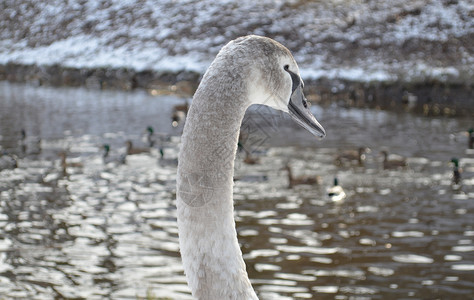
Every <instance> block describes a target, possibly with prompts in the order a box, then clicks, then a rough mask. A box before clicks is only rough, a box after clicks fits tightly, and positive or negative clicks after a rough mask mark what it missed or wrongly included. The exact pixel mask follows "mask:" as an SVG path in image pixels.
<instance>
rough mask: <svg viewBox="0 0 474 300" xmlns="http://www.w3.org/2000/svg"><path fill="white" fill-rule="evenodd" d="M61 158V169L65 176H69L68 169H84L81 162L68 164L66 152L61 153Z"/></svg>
mask: <svg viewBox="0 0 474 300" xmlns="http://www.w3.org/2000/svg"><path fill="white" fill-rule="evenodd" d="M59 157H60V158H61V168H62V171H63V174H64V175H66V174H68V173H67V169H68V168H82V167H83V164H82V163H80V162H68V161H67V153H66V151H61V152H60V153H59Z"/></svg>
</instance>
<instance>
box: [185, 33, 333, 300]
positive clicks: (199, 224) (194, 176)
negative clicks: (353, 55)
mask: <svg viewBox="0 0 474 300" xmlns="http://www.w3.org/2000/svg"><path fill="white" fill-rule="evenodd" d="M252 104H264V105H267V106H270V107H273V108H275V109H278V110H281V111H284V112H287V113H289V114H290V116H291V117H292V118H293V119H294V120H295V121H296V122H297V123H299V124H300V125H301V126H303V127H304V128H306V129H307V130H308V131H310V132H311V133H312V134H314V135H316V136H317V137H320V138H322V137H324V136H325V135H326V132H325V131H324V129H323V127H322V126H321V125H320V124H319V123H318V121H317V120H316V119H315V117H314V116H313V115H312V113H311V112H310V110H309V105H308V103H307V102H306V99H305V97H304V95H303V82H302V80H301V78H300V75H299V71H298V66H297V64H296V62H295V60H294V58H293V56H292V55H291V53H290V51H289V50H288V49H287V48H285V47H284V46H283V45H281V44H279V43H278V42H276V41H274V40H272V39H270V38H265V37H259V36H254V35H251V36H245V37H240V38H237V39H235V40H233V41H231V42H229V43H228V44H227V45H226V46H224V47H223V48H222V49H221V50H220V51H219V53H218V54H217V56H216V58H215V59H214V61H213V62H212V64H211V65H210V67H209V68H208V70H207V71H206V73H205V74H204V76H203V78H202V81H201V83H200V85H199V87H198V89H197V91H196V93H195V94H194V97H193V101H192V103H191V106H190V108H189V112H188V116H187V119H186V122H185V126H184V130H183V135H182V140H181V141H182V144H181V149H180V153H179V158H178V174H177V201H176V206H177V219H178V233H179V244H180V252H181V258H182V261H183V266H184V271H185V273H186V277H187V281H188V285H189V287H190V288H191V291H192V294H193V296H194V297H195V298H197V299H205V300H213V299H239V300H240V299H258V298H257V295H256V293H255V291H254V290H253V288H252V285H251V283H250V281H249V278H248V275H247V272H246V269H245V263H244V260H243V258H242V252H241V250H240V247H239V244H238V241H237V233H236V229H235V221H234V207H233V198H232V191H233V187H232V185H233V175H234V160H235V156H236V151H237V142H238V137H239V130H240V126H241V122H242V119H243V117H244V113H245V111H246V109H247V108H248V107H249V106H250V105H252Z"/></svg>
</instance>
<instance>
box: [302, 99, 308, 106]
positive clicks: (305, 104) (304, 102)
mask: <svg viewBox="0 0 474 300" xmlns="http://www.w3.org/2000/svg"><path fill="white" fill-rule="evenodd" d="M303 106H304V108H308V101H306V100H305V99H303Z"/></svg>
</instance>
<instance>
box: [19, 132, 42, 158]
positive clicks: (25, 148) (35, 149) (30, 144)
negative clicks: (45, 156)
mask: <svg viewBox="0 0 474 300" xmlns="http://www.w3.org/2000/svg"><path fill="white" fill-rule="evenodd" d="M20 135H21V136H20V142H19V145H20V149H21V152H22V153H23V154H24V155H26V154H33V155H35V154H40V153H41V138H39V137H37V136H27V135H26V130H25V129H21V131H20Z"/></svg>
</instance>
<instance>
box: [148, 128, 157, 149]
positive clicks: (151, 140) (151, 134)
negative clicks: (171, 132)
mask: <svg viewBox="0 0 474 300" xmlns="http://www.w3.org/2000/svg"><path fill="white" fill-rule="evenodd" d="M146 132H147V135H146V142H147V144H148V147H150V148H151V147H153V146H154V145H155V136H154V133H155V131H154V130H153V127H151V126H148V127H147V128H146Z"/></svg>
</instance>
